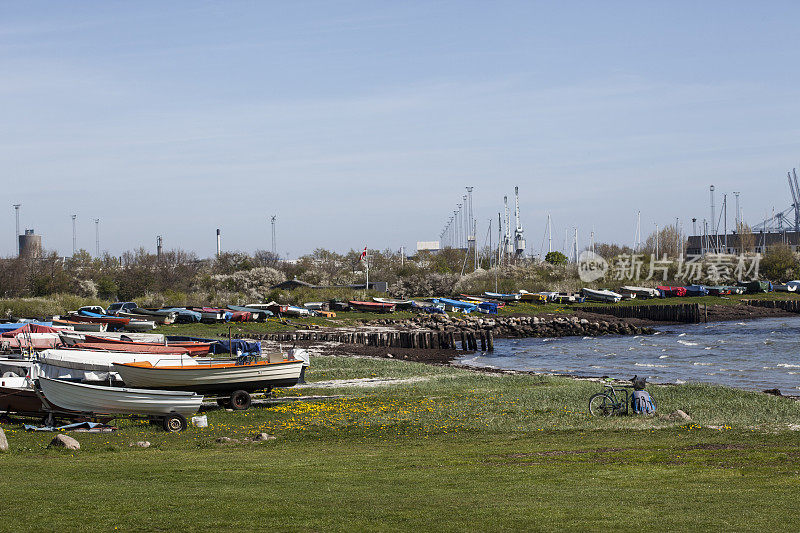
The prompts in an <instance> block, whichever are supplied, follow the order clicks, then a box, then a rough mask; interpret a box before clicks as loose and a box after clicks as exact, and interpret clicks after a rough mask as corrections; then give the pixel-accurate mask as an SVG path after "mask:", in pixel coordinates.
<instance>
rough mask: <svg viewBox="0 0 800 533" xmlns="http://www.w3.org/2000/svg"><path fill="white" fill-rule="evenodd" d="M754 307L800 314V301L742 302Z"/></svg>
mask: <svg viewBox="0 0 800 533" xmlns="http://www.w3.org/2000/svg"><path fill="white" fill-rule="evenodd" d="M742 301H743V302H745V303H746V304H747V305H752V306H753V307H768V308H770V309H783V310H784V311H789V312H791V313H800V300H742Z"/></svg>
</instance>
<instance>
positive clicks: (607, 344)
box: [460, 317, 800, 394]
mask: <svg viewBox="0 0 800 533" xmlns="http://www.w3.org/2000/svg"><path fill="white" fill-rule="evenodd" d="M656 329H658V333H657V334H655V335H644V336H617V335H614V336H605V337H565V338H558V339H541V338H528V339H496V340H495V343H494V347H495V351H494V353H492V354H489V353H482V354H475V355H469V356H465V357H463V358H461V360H460V362H461V363H463V364H468V365H475V366H489V367H494V368H502V369H513V370H533V371H537V372H556V373H567V374H574V375H579V376H602V375H608V376H611V377H614V378H622V379H628V378H630V377H632V376H633V375H639V376H642V375H645V376H647V377H648V380H649V381H653V382H662V383H663V382H673V383H676V382H677V383H682V382H687V381H692V382H704V383H716V384H721V385H728V386H731V387H738V388H741V389H751V390H763V389H772V388H778V389H781V390H782V391H783V392H784V393H786V394H793V393H797V392H798V391H800V317H791V318H768V319H759V320H748V321H746V322H718V323H713V324H692V325H681V326H664V327H658V328H656Z"/></svg>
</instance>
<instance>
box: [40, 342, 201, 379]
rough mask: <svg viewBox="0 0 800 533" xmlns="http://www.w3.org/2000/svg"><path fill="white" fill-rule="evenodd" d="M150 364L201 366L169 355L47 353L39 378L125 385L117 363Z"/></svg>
mask: <svg viewBox="0 0 800 533" xmlns="http://www.w3.org/2000/svg"><path fill="white" fill-rule="evenodd" d="M137 361H147V362H148V363H150V364H152V365H174V364H181V365H184V366H190V365H197V361H195V360H194V359H192V358H191V357H189V356H188V355H165V354H148V353H131V352H114V351H95V350H74V349H71V350H64V349H54V350H44V351H42V352H40V353H39V355H38V357H37V362H38V363H39V369H38V370H39V372H38V374H39V375H43V376H45V377H49V378H60V379H76V380H84V381H107V380H108V379H111V380H112V381H121V380H120V377H119V376H118V375H117V374H116V373H115V372H114V363H134V362H137Z"/></svg>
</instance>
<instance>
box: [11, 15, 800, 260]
mask: <svg viewBox="0 0 800 533" xmlns="http://www.w3.org/2000/svg"><path fill="white" fill-rule="evenodd" d="M797 20H800V5H798V4H796V3H791V2H785V3H784V2H770V3H767V4H759V3H754V2H702V3H698V2H670V3H655V2H464V1H461V2H430V1H429V2H283V3H277V2H275V3H270V2H235V1H226V2H173V3H161V2H81V3H68V2H1V3H0V71H1V72H2V77H1V78H0V80H2V81H0V120H1V122H0V123H2V125H3V127H2V128H0V175H2V184H3V186H2V194H3V198H5V201H6V204H7V210H6V216H4V217H2V219H0V220H5V221H6V222H5V224H4V227H6V228H7V230H2V231H0V233H5V234H6V235H7V236H8V237H7V238H0V255H10V254H12V253H13V252H14V251H15V244H14V238H13V236H14V214H13V209H12V207H11V204H12V203H17V202H21V203H22V204H23V207H22V211H21V213H22V215H21V219H22V225H23V226H24V227H32V228H34V229H35V230H36V231H37V233H40V234H42V235H43V240H44V245H45V247H46V248H49V249H57V250H58V251H59V252H60V253H62V254H69V253H70V252H71V248H72V237H71V222H70V214H71V213H76V214H77V215H78V245H79V247H82V248H86V249H87V250H90V251H94V222H93V219H94V218H100V219H101V247H102V249H103V250H108V251H109V252H111V253H113V254H118V253H120V252H121V251H123V250H127V249H133V248H136V247H139V246H143V247H145V248H148V249H154V248H155V240H156V235H162V236H163V238H164V244H165V247H167V248H173V247H179V248H184V249H188V250H194V251H196V252H197V253H198V254H199V255H200V256H203V257H205V256H208V255H211V254H213V252H214V247H215V236H214V232H215V229H216V228H218V227H219V228H221V229H222V240H223V248H225V249H228V250H245V251H253V250H255V249H258V248H264V249H269V247H270V245H271V242H270V227H269V216H270V215H272V214H276V215H277V216H278V226H277V228H278V231H277V233H278V249H279V251H280V252H281V254H282V255H288V256H289V257H296V256H298V255H300V254H303V253H306V252H309V251H311V250H313V249H314V248H317V247H325V248H329V249H336V250H347V249H349V248H360V247H362V246H364V245H367V244H368V245H369V246H370V247H373V248H380V249H383V248H395V249H397V248H399V247H400V246H406V247H409V248H413V246H414V244H415V242H416V241H418V240H434V239H437V238H438V236H439V233H440V231H441V230H442V228H443V226H444V224H445V222H446V221H447V218H448V217H449V215H450V214H452V210H453V209H454V206H455V204H456V203H457V202H458V201H459V199H460V197H461V195H462V194H464V186H466V185H471V186H474V187H475V193H474V194H475V211H476V214H477V217H478V235H479V236H481V237H480V238H481V240H482V239H483V237H482V236H483V235H485V233H486V226H487V224H488V220H489V218H490V217H494V218H496V216H497V212H498V211H499V210H500V209H501V208H502V199H503V195H504V194H508V195H511V194H512V193H513V188H514V186H515V185H519V187H520V199H521V205H522V221H523V225H524V227H525V229H526V233H527V237H528V245H529V248H533V249H535V251H538V248H539V247H540V246H541V244H542V236H543V234H544V229H545V223H546V217H547V213H548V212H550V213H552V217H553V224H554V235H557V236H560V237H558V238H554V241H555V242H556V243H557V244H558V246H561V245H562V244H563V234H564V228H568V229H569V230H570V232H571V231H572V228H573V227H577V228H578V229H579V237H580V239H581V241H582V244H585V242H583V241H585V240H586V239H587V238H588V234H589V232H590V231H592V230H594V231H595V234H596V239H597V240H598V241H617V242H624V243H627V244H631V243H632V240H633V236H634V224H635V218H636V212H637V211H638V210H641V211H642V229H643V233H645V234H646V233H648V232H649V231H650V230H652V229H654V227H655V226H654V224H655V223H659V224H661V225H662V226H663V225H664V224H669V223H674V220H675V218H676V217H680V218H681V220H682V221H683V224H684V227H690V226H691V217H693V216H695V217H698V218H701V219H702V218H703V217H708V210H709V209H708V185H709V184H711V183H713V184H715V185H716V187H717V191H718V192H719V200H718V203H721V194H722V193H724V192H728V193H731V192H732V191H741V194H742V196H741V199H742V209H743V211H744V216H745V219H746V220H748V221H750V222H752V223H755V222H758V221H760V220H761V219H763V218H764V215H765V213H767V212H768V211H771V210H772V208H773V207H775V208H776V209H778V210H780V209H783V208H785V207H786V206H788V205H789V204H790V202H791V200H790V197H789V191H788V186H787V184H786V181H785V173H786V171H787V170H789V169H791V168H792V167H795V166H800V151H798V144H800V138H799V137H798V129H800V122H798V113H799V112H800V99H798V98H797V96H798V89H797V87H798V86H800V85H799V84H798V81H799V80H798V74H797V72H796V71H797V69H796V65H797V64H798V56H799V55H800V46H798V45H797V36H796V34H797V32H796V21H797ZM731 205H733V204H732V203H731ZM733 211H734V210H733V208H731V209H730V218H731V220H732V219H733Z"/></svg>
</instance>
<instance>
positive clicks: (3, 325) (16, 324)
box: [0, 322, 53, 333]
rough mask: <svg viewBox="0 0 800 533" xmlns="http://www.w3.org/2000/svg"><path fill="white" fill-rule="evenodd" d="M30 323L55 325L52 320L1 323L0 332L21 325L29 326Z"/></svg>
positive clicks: (17, 327) (11, 329) (15, 328)
mask: <svg viewBox="0 0 800 533" xmlns="http://www.w3.org/2000/svg"><path fill="white" fill-rule="evenodd" d="M28 324H36V325H39V326H47V327H49V328H51V327H53V323H52V322H9V323H8V324H0V333H5V332H7V331H14V330H17V329H19V328H21V327H24V326H27V325H28Z"/></svg>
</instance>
